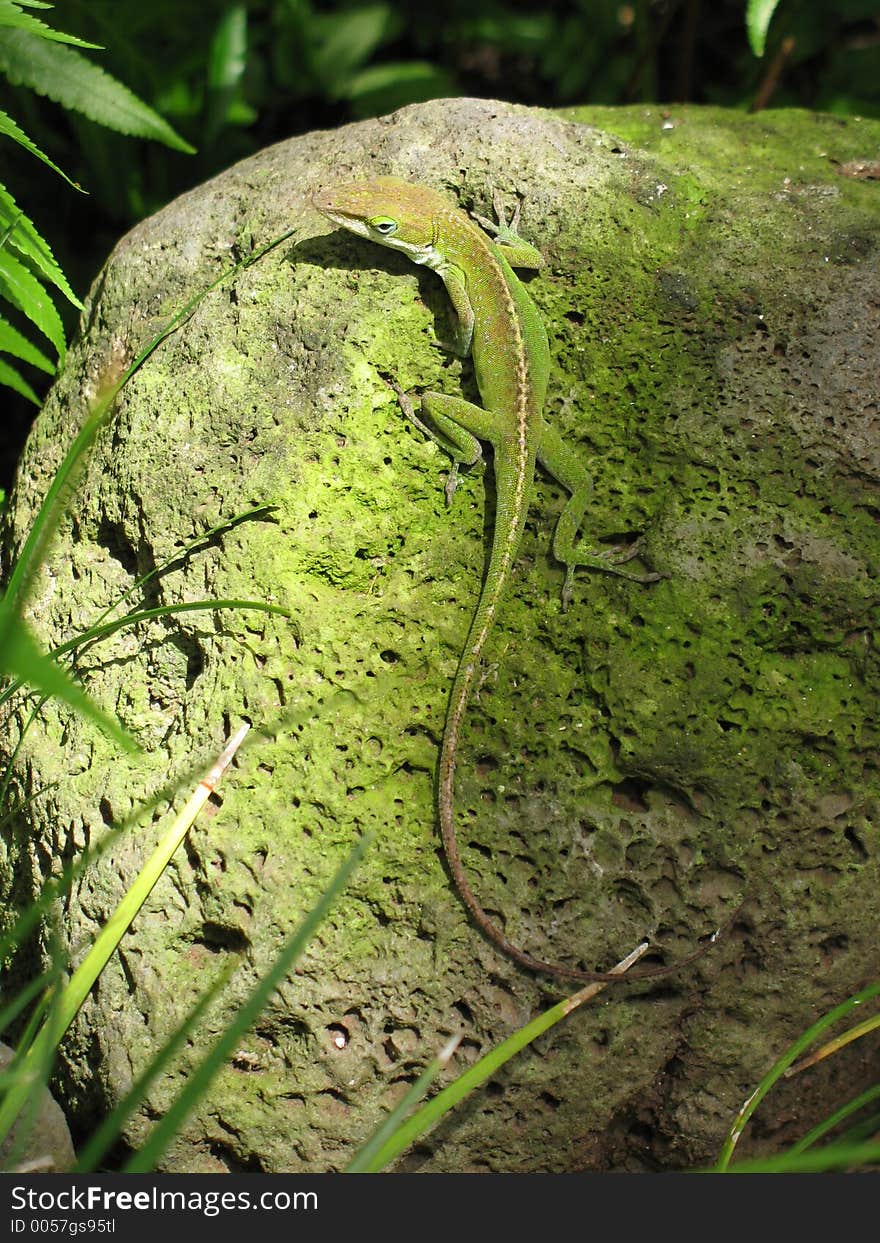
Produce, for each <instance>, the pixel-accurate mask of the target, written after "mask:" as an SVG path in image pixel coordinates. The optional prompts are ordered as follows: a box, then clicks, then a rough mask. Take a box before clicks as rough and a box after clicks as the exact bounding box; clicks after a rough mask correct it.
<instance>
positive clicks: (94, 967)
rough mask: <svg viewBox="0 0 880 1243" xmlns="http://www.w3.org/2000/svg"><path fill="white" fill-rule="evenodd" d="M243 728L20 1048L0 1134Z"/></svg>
mask: <svg viewBox="0 0 880 1243" xmlns="http://www.w3.org/2000/svg"><path fill="white" fill-rule="evenodd" d="M247 730H248V726H246V725H245V726H242V728H241V729H239V730H238V731H237V733H236V734H235V735H234V736H233V737H232V738H231V739H230V741H229V743H228V744H227V746H226V747H225V748H224V750H223V751H222V753H221V754H220V756H219V758H218V759H217V761H216V763H215V764H214V765H213V766H212V768H211V770H210V772H209V773H208V775H207V776H206V777H205V778H204V779H203V780H202V781H200V782H199V784H198V786H197V787H196V789H195V791H194V792H193V794H192V795H191V796H190V798H189V800H188V801H187V803H186V805H185V807H184V808H183V810H182V811H181V812H180V813H179V815H178V816H177V817H176V818H175V820H174V823H173V824H172V825H171V827H170V828H169V829H168V830H167V831H166V832H165V833H164V834H163V836H162V838H161V840H160V842H159V844H158V845H157V847H156V848H155V850H154V851H153V853H152V854H151V855H150V857H149V859H148V860H147V862H146V863H145V864H144V866H143V867H142V868H141V870H140V872H139V873H138V875H137V877H136V879H135V881H134V882H133V884H132V885H131V887H130V888H129V889H128V891H127V892H126V894H125V896H124V897H123V899H122V901H121V902H120V903H119V905H118V906H117V908H116V910H115V911H114V912H113V914H112V915H111V916H110V918H109V919H108V920H107V923H106V924H105V925H104V927H103V928H102V929H101V931H100V932H99V933H98V935H97V937H96V938H95V941H94V943H93V945H92V947H91V949H90V950H89V952H88V954H87V955H86V957H85V958H84V959H83V961H82V963H81V964H80V965H79V967H77V969H76V971H74V973H73V975H72V976H71V978H70V980H69V981H68V983H67V986H66V987H65V988H64V989H62V990H61V991H60V992H59V994H58V997H57V1002H56V1004H55V1006H54V1013H53V1014H52V1015H50V1018H49V1020H47V1021H46V1023H45V1024H44V1025H43V1026H42V1027H41V1028H40V1031H39V1032H38V1034H37V1036H36V1037H35V1038H34V1040H33V1043H32V1044H31V1045H30V1047H29V1048H28V1049H27V1051H26V1053H25V1063H24V1064H25V1069H26V1070H27V1071H28V1072H29V1073H25V1074H23V1075H22V1078H21V1086H20V1088H19V1089H18V1090H17V1091H12V1092H10V1093H9V1095H8V1096H7V1097H6V1099H5V1100H4V1101H3V1103H2V1105H0V1136H2V1135H4V1134H5V1133H6V1132H8V1130H9V1128H10V1127H11V1126H12V1124H13V1123H14V1122H15V1119H16V1118H17V1117H18V1115H19V1113H20V1112H21V1110H22V1108H23V1106H24V1103H25V1100H26V1098H27V1094H28V1090H29V1088H30V1085H31V1084H32V1083H33V1082H34V1080H35V1078H36V1074H35V1071H34V1069H33V1068H34V1067H42V1066H43V1065H44V1064H45V1065H48V1064H50V1062H51V1058H52V1056H53V1055H54V1050H55V1047H56V1046H57V1044H58V1042H59V1040H60V1039H61V1037H62V1036H63V1035H64V1033H65V1032H66V1031H67V1028H68V1027H69V1026H70V1024H71V1023H72V1022H73V1019H74V1017H75V1015H76V1013H77V1011H78V1010H79V1008H80V1006H81V1005H82V1003H83V1002H84V1001H85V999H86V997H87V996H88V994H89V991H90V989H91V988H92V986H93V985H94V983H95V981H96V980H97V978H98V976H99V975H100V974H101V972H102V971H103V970H104V967H105V966H106V965H107V962H108V961H109V959H110V956H111V955H112V954H113V953H114V952H115V950H116V947H117V946H118V944H119V942H120V940H121V939H122V937H123V935H124V933H125V931H126V929H127V928H128V927H129V925H130V924H131V922H132V920H133V919H134V917H135V915H137V913H138V911H139V910H140V908H141V907H142V906H143V904H144V902H145V901H146V899H147V897H148V896H149V894H150V892H151V891H152V889H153V886H154V885H155V884H156V881H157V880H158V879H159V877H160V876H161V874H162V872H163V871H164V869H165V868H166V866H167V865H168V861H169V860H170V858H171V856H172V855H173V854H174V852H175V850H176V849H177V847H178V846H179V845H180V843H181V841H182V840H183V838H184V836H185V834H186V833H187V831H188V830H189V828H190V826H191V824H192V822H193V820H195V818H196V816H197V815H198V814H199V812H200V811H201V809H202V807H204V805H205V803H206V802H207V801H208V799H209V798H210V796H211V793H212V791H213V790H214V788H215V787H216V785H217V783H218V782H219V780H220V777H221V776H222V774H223V772H224V771H225V769H226V768H227V767H228V765H229V763H230V762H231V760H232V757H233V756H234V755H235V752H236V751H237V750H238V747H239V745H240V744H241V742H242V740H243V739H244V736H245V734H246V733H247ZM50 1020H51V1021H50Z"/></svg>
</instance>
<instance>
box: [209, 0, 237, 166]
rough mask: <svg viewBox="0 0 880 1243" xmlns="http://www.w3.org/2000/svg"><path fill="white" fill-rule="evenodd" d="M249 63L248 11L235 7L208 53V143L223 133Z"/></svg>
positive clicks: (220, 25) (222, 21) (215, 37)
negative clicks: (222, 130)
mask: <svg viewBox="0 0 880 1243" xmlns="http://www.w3.org/2000/svg"><path fill="white" fill-rule="evenodd" d="M246 64H247V9H246V8H245V6H244V5H243V4H236V5H233V7H232V8H231V9H229V10H228V12H227V13H226V14H225V15H224V17H223V19H222V20H221V22H220V24H219V25H218V27H217V29H216V31H215V33H214V38H213V39H212V40H211V46H210V49H209V51H208V73H207V92H206V97H205V142H206V143H211V142H213V141H214V139H215V138H216V137H217V135H218V134H219V133H220V130H221V129H222V128H223V126H224V124H225V122H226V120H227V118H228V116H229V111H230V108H231V106H232V103H233V101H234V99H235V93H236V91H237V90H238V88H239V85H240V83H241V80H242V78H243V77H244V71H245V67H246Z"/></svg>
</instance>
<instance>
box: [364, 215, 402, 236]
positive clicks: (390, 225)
mask: <svg viewBox="0 0 880 1243" xmlns="http://www.w3.org/2000/svg"><path fill="white" fill-rule="evenodd" d="M367 224H369V226H370V228H371V229H375V230H376V232H377V233H381V234H383V235H384V236H385V237H387V236H388V234H389V233H393V232H394V231H395V229H396V228H397V221H396V220H392V219H391V218H390V217H389V216H374V218H373V219H372V220H368V221H367Z"/></svg>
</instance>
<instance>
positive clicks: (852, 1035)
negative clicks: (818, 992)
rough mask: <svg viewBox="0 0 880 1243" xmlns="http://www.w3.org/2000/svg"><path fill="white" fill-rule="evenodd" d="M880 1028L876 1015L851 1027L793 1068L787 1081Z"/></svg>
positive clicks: (788, 1073) (879, 1017)
mask: <svg viewBox="0 0 880 1243" xmlns="http://www.w3.org/2000/svg"><path fill="white" fill-rule="evenodd" d="M878 1027H880V1014H875V1015H874V1016H873V1017H872V1018H870V1019H865V1021H864V1022H863V1023H857V1024H856V1025H855V1027H850V1028H849V1030H848V1031H845V1032H842V1033H841V1034H840V1035H839V1036H835V1038H834V1039H833V1040H829V1041H828V1043H827V1044H823V1045H822V1047H821V1048H820V1049H816V1051H815V1052H814V1053H811V1054H810V1055H809V1056H808V1057H805V1058H803V1059H802V1060H801V1061H800V1062H798V1063H797V1065H796V1066H791V1067H789V1069H788V1070H787V1071H786V1072H785V1077H786V1079H790V1078H791V1077H792V1076H793V1075H799V1074H800V1073H801V1071H802V1070H806V1069H807V1067H808V1066H815V1064H816V1063H817V1062H821V1061H822V1060H823V1059H824V1058H826V1057H830V1056H831V1055H832V1053H839V1052H840V1050H841V1049H843V1048H845V1047H846V1046H847V1045H848V1044H852V1042H853V1041H854V1040H861V1038H862V1036H869V1035H870V1034H871V1032H873V1031H876V1030H877V1028H878Z"/></svg>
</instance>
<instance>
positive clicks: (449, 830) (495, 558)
mask: <svg viewBox="0 0 880 1243" xmlns="http://www.w3.org/2000/svg"><path fill="white" fill-rule="evenodd" d="M515 482H516V478H515V477H514V478H513V480H512V481H510V480H505V479H504V477H503V476H502V477H501V478H498V477H497V476H496V483H497V492H498V506H497V508H496V524H495V536H494V537H493V542H492V552H491V555H490V559H489V567H488V570H487V573H486V577H485V580H484V585H483V590H482V594H481V596H480V600H479V603H478V604H477V608H476V612H475V613H474V618H473V621H472V622H471V626H470V630H469V632H468V638H467V643H466V644H465V647H464V650H463V651H462V655H461V658H460V660H459V664H458V669H457V671H456V675H455V681H454V682H453V685H452V690H451V692H450V696H449V703H448V707H447V711H446V725H445V729H444V732H443V742H442V745H441V748H440V763H439V768H438V778H437V803H438V814H439V820H440V835H441V838H442V841H443V849H444V852H445V855H446V861H447V863H448V865H449V871H450V873H451V874H452V879H453V881H454V883H455V886H456V888H457V890H458V893H459V896H460V897H461V900H462V901H463V902H464V905H465V907H466V908H467V910H468V912H469V913H470V916H471V918H472V919H473V921H474V923H475V924H476V925H477V927H478V928H479V929H480V930H481V931H482V933H483V934H484V936H485V937H486V938H487V939H488V940H489V941H491V942H492V944H493V945H495V946H496V947H497V948H498V949H499V950H501V952H502V953H503V954H505V955H506V956H507V957H508V958H510V959H512V960H513V961H514V962H516V963H518V964H519V966H521V967H524V968H525V969H526V970H527V971H533V972H535V973H537V974H539V975H549V976H553V977H554V978H556V979H559V980H580V981H584V982H592V981H600V982H608V983H613V982H615V981H616V982H618V983H619V982H620V981H621V980H646V979H658V978H659V977H661V976H665V975H671V974H673V973H674V972H676V971H681V970H682V969H683V968H684V967H687V966H689V965H690V964H691V963H693V962H696V961H697V959H699V958H702V957H703V955H704V954H706V953H707V952H708V951H709V950H710V949H711V948H712V947H713V945H714V944H715V942H716V940H717V939H718V937H719V936H720V935H721V933H722V932H723V931H724V929H726V928H727V927H729V925H730V924H731V923H732V922H733V920H734V919H735V918H736V916H737V914H738V913H739V911H740V909H741V906H738V907H737V908H736V910H735V911H734V912H733V914H732V915H731V916H729V918H728V920H727V921H726V922H725V924H724V925H723V927H722V928H720V929H718V930H717V931H716V932H715V934H714V935H713V936H712V937H711V938H710V940H709V941H708V942H707V943H706V944H705V945H703V946H701V947H700V948H699V949H698V950H695V951H694V952H693V953H692V954H688V955H687V956H686V957H685V958H682V959H680V960H679V961H678V962H675V963H672V964H669V965H666V966H657V967H645V968H643V969H641V970H640V971H630V972H628V973H626V974H625V975H620V974H617V975H615V974H611V973H609V972H603V971H584V970H582V969H581V968H579V967H569V966H565V965H564V964H561V963H549V962H544V961H543V960H542V959H540V958H535V957H534V956H533V955H532V954H529V953H527V952H526V951H525V950H522V949H520V948H519V946H517V945H514V943H513V942H512V941H510V940H509V939H508V938H507V937H506V936H505V935H504V933H503V932H502V931H501V929H500V928H498V927H497V925H496V924H494V923H493V922H492V919H491V918H490V916H489V915H488V914H487V912H486V911H485V910H484V909H483V907H482V905H481V904H480V901H479V899H478V898H477V896H476V894H475V893H474V891H473V889H472V888H471V884H470V881H469V880H468V877H467V874H466V872H465V869H464V866H463V864H462V861H461V855H460V853H459V849H458V839H457V836H456V831H455V769H456V761H457V757H458V747H459V739H460V736H461V727H462V722H463V720H464V717H465V713H466V710H467V705H468V702H469V700H470V696H471V692H472V690H473V685H474V681H475V679H476V677H477V673H478V671H479V667H480V663H481V660H482V656H483V651H484V649H485V646H486V641H487V639H488V637H489V633H490V631H491V629H492V626H493V624H494V621H495V616H496V614H497V612H498V604H499V602H500V599H501V596H502V594H503V591H504V586H505V584H506V582H507V579H508V575H509V571H510V567H511V565H512V563H513V559H514V557H515V556H516V551H517V549H518V547H519V541H520V536H521V534H522V528H523V526H524V523H525V513H524V507H522V508H523V512H522V513H520V512H518V510H519V507H518V506H517V504H516V495H515V492H514V493H512V492H511V483H513V484H515ZM505 508H507V510H508V514H509V517H510V518H511V519H512V521H510V522H505V521H504V519H503V513H502V511H504V510H505ZM502 532H503V533H504V535H502V534H501V533H502Z"/></svg>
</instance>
